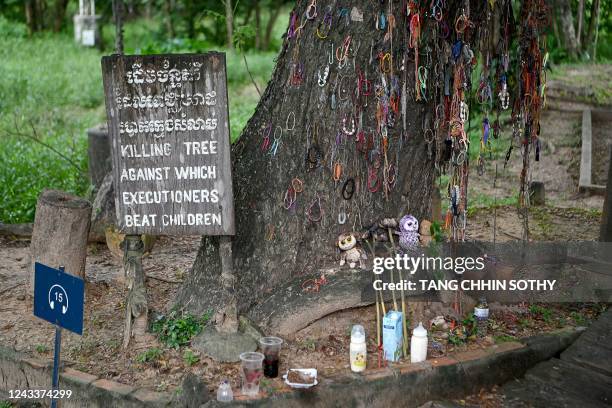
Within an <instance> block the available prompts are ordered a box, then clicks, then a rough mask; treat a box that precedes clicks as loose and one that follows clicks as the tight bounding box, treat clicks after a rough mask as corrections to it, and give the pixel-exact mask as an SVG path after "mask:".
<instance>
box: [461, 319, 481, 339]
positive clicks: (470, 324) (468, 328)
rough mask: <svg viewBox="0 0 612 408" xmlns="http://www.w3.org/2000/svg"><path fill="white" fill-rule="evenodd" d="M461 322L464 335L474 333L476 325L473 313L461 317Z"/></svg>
mask: <svg viewBox="0 0 612 408" xmlns="http://www.w3.org/2000/svg"><path fill="white" fill-rule="evenodd" d="M461 323H462V324H463V328H464V330H465V335H466V336H467V337H470V336H472V335H474V334H476V331H477V330H478V326H477V324H476V318H475V317H474V315H473V314H470V315H469V316H467V317H466V318H465V319H463V321H462V322H461Z"/></svg>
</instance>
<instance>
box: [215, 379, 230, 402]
mask: <svg viewBox="0 0 612 408" xmlns="http://www.w3.org/2000/svg"><path fill="white" fill-rule="evenodd" d="M233 400H234V393H233V391H232V386H231V385H230V383H229V381H227V380H223V382H222V383H221V384H220V385H219V388H218V389H217V401H220V402H230V401H233Z"/></svg>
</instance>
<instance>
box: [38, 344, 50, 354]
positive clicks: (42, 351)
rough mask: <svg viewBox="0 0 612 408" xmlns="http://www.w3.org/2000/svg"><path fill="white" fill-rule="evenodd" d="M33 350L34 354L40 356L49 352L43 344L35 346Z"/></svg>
mask: <svg viewBox="0 0 612 408" xmlns="http://www.w3.org/2000/svg"><path fill="white" fill-rule="evenodd" d="M35 349H36V352H37V353H40V354H44V353H46V352H48V351H49V347H47V346H46V345H45V344H37V345H36V348H35Z"/></svg>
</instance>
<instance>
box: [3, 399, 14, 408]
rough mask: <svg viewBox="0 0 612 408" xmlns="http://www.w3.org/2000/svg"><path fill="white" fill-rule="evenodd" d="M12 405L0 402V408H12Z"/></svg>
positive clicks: (7, 402)
mask: <svg viewBox="0 0 612 408" xmlns="http://www.w3.org/2000/svg"><path fill="white" fill-rule="evenodd" d="M12 407H13V404H12V403H10V402H9V401H0V408H12Z"/></svg>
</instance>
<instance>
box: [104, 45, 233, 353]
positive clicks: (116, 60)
mask: <svg viewBox="0 0 612 408" xmlns="http://www.w3.org/2000/svg"><path fill="white" fill-rule="evenodd" d="M102 76H103V81H104V93H105V97H106V112H107V119H108V131H109V136H110V140H111V157H112V164H113V181H114V183H115V192H116V196H115V203H116V210H117V221H118V227H119V229H120V230H121V231H123V232H125V233H126V234H128V237H126V241H125V243H124V245H125V251H126V256H125V258H124V263H125V270H126V275H127V276H126V277H127V282H128V288H129V289H130V295H129V297H128V305H127V309H128V310H127V319H126V337H125V341H124V344H127V342H129V337H130V336H131V334H130V333H131V331H132V329H131V327H132V323H131V321H132V320H131V319H132V318H134V319H136V320H135V322H134V327H135V328H138V327H145V328H146V309H147V308H146V290H145V287H144V274H143V273H142V266H141V263H140V259H139V257H138V254H139V253H141V252H139V251H142V248H141V247H142V245H141V242H140V238H139V236H140V234H153V235H159V234H164V235H221V236H230V235H234V231H235V227H234V205H233V193H232V176H231V166H230V164H231V162H230V137H229V136H230V133H229V113H228V103H227V83H226V82H227V79H226V69H225V54H223V53H217V52H211V53H207V54H171V55H147V56H124V55H112V56H109V57H103V58H102ZM143 294H144V296H143ZM143 302H144V303H143ZM143 316H144V318H143ZM139 321H140V323H138V322H139ZM143 321H144V326H143ZM138 331H142V328H141V329H138Z"/></svg>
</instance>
